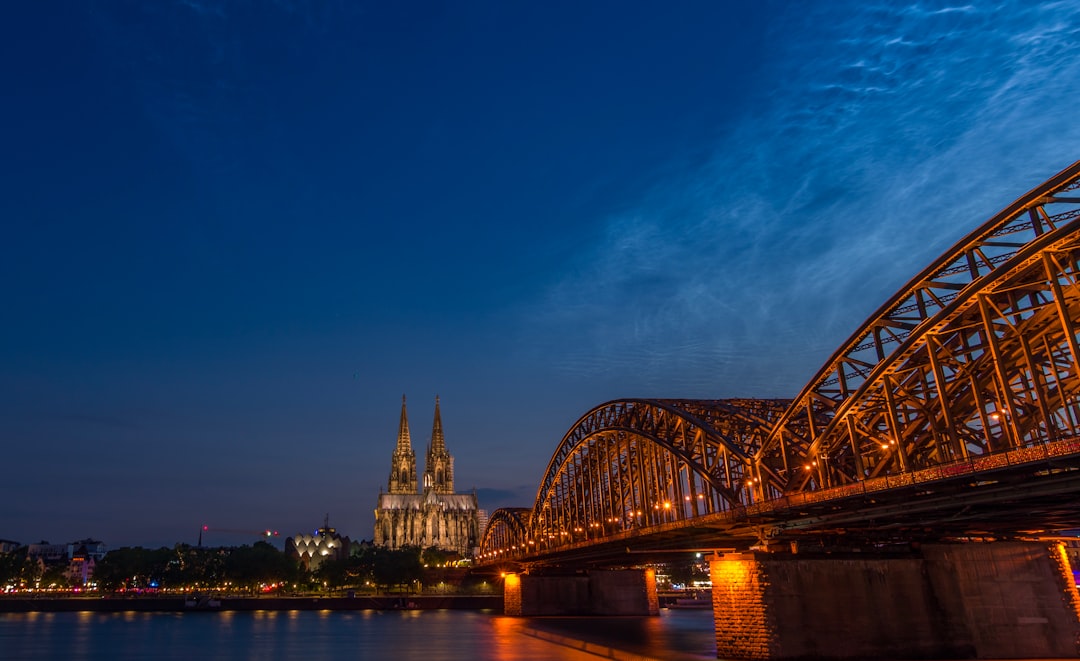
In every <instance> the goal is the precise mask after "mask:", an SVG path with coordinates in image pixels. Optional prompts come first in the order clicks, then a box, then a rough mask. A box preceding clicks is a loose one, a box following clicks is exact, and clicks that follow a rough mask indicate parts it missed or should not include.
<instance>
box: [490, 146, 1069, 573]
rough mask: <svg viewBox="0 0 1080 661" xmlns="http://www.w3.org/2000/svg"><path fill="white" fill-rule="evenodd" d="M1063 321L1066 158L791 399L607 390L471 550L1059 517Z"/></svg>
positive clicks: (542, 555) (974, 526) (495, 557)
mask: <svg viewBox="0 0 1080 661" xmlns="http://www.w3.org/2000/svg"><path fill="white" fill-rule="evenodd" d="M1078 325H1080V161H1078V162H1077V163H1074V164H1073V165H1071V166H1070V167H1068V168H1067V169H1065V170H1064V171H1062V172H1060V173H1059V174H1057V175H1056V176H1054V177H1053V178H1051V179H1050V180H1048V181H1047V182H1045V183H1043V184H1042V185H1041V186H1039V187H1037V188H1035V189H1033V190H1032V191H1030V192H1029V193H1027V194H1026V195H1024V196H1022V197H1021V198H1019V199H1018V200H1016V201H1015V202H1013V203H1012V204H1011V205H1009V206H1008V207H1007V208H1005V209H1004V210H1003V211H1001V212H1000V213H998V214H997V215H995V216H993V217H992V218H990V219H989V220H988V221H986V222H985V223H983V224H982V225H981V226H980V227H978V228H977V229H976V230H975V231H973V232H971V233H970V234H969V235H968V236H966V237H965V238H964V239H962V240H961V241H960V242H958V243H957V244H956V245H954V246H953V247H952V248H950V249H949V250H948V251H946V252H945V253H944V254H943V255H942V256H941V257H939V258H938V259H937V260H935V261H934V262H933V263H932V264H931V265H930V266H928V267H927V268H926V269H924V270H923V271H922V272H921V273H919V274H918V275H917V276H916V277H915V278H913V279H912V280H911V281H910V282H908V283H907V285H905V286H904V287H903V288H902V289H901V290H900V291H899V292H898V293H897V294H895V295H894V296H893V297H892V298H890V299H889V300H888V301H886V302H885V304H884V305H882V306H881V307H880V308H879V309H878V310H877V311H876V312H875V313H874V314H873V315H871V317H870V318H869V319H868V320H867V321H866V322H865V323H864V324H863V325H862V326H861V327H860V328H859V329H858V330H857V331H856V332H855V333H854V334H853V335H852V336H851V338H850V339H848V341H847V342H845V343H844V344H843V345H842V346H841V347H840V348H839V349H838V350H837V351H836V353H834V354H833V355H832V357H831V358H830V359H829V360H828V362H826V363H825V365H824V366H823V367H822V368H821V369H820V370H819V371H818V373H817V374H816V375H815V376H814V378H813V379H812V380H811V381H810V382H809V383H808V384H807V385H806V386H805V387H804V388H803V390H802V391H801V392H800V393H799V395H798V396H797V397H796V398H795V399H793V400H751V399H743V400H646V399H627V400H619V401H613V402H608V403H606V404H602V405H600V406H597V407H596V408H594V409H592V410H591V411H589V412H588V413H586V414H585V415H583V416H582V417H581V418H580V419H579V420H578V421H577V422H576V423H575V424H574V425H573V426H572V427H571V428H570V430H569V431H568V432H567V433H566V435H565V436H564V437H563V439H562V441H561V442H560V443H559V445H558V447H557V449H556V450H555V453H554V455H553V456H552V458H551V461H550V463H549V464H548V467H547V470H546V471H545V473H544V477H543V479H542V480H541V482H540V486H539V488H538V490H537V494H536V500H535V502H534V504H533V506H532V508H531V509H513V510H496V511H495V512H494V513H493V515H492V517H491V519H490V522H489V525H488V529H487V531H486V533H485V535H484V539H483V541H482V544H481V552H480V558H479V562H480V563H489V562H496V561H501V560H504V559H519V560H525V561H530V560H531V561H535V562H538V563H539V562H544V561H545V560H546V559H551V558H558V557H567V556H569V555H575V556H576V557H579V558H588V557H590V556H599V555H603V554H604V553H610V552H611V550H612V549H616V548H626V547H629V546H631V545H634V546H639V545H641V546H646V547H647V546H650V545H651V546H654V547H664V546H667V547H669V548H670V547H672V546H673V545H674V546H678V545H679V544H680V543H683V544H684V545H685V543H687V542H690V543H694V542H698V543H700V541H701V540H702V539H703V538H709V539H711V540H712V542H713V543H714V544H715V542H716V540H727V541H729V542H732V543H737V542H740V541H742V542H744V543H749V541H756V542H761V541H762V540H763V539H765V538H768V537H775V536H779V535H784V534H788V535H794V534H798V533H801V532H807V531H817V532H821V531H833V532H836V531H844V530H847V529H850V528H864V529H868V530H869V529H873V530H875V531H877V532H878V533H882V531H886V532H887V531H888V530H894V531H895V530H897V529H909V530H910V529H911V528H913V527H918V526H919V525H925V524H926V522H928V521H932V522H933V526H934V528H935V530H936V532H938V533H939V534H944V533H949V532H952V533H955V534H979V533H980V532H985V531H991V532H995V533H1001V532H1002V531H1006V532H1014V533H1020V532H1023V531H1024V530H1035V529H1038V528H1055V527H1057V528H1064V527H1069V524H1070V523H1071V525H1072V526H1075V525H1077V521H1078V519H1077V518H1076V516H1078V515H1080V504H1078V503H1080V497H1078V496H1080V363H1078V359H1077V357H1078V356H1080V348H1078V338H1077V326H1078ZM1070 496H1071V497H1070ZM935 517H936V518H935ZM748 540H749V541H748Z"/></svg>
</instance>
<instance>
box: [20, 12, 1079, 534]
mask: <svg viewBox="0 0 1080 661" xmlns="http://www.w3.org/2000/svg"><path fill="white" fill-rule="evenodd" d="M0 84H2V88H0V89H2V92H0V93H2V97H0V98H2V102H0V154H2V160H0V167H2V173H0V174H2V176H0V219H2V224H0V229H2V232H3V234H2V240H0V288H2V289H0V293H2V303H3V305H2V308H0V321H2V323H0V457H2V460H0V467H2V469H3V472H2V475H3V478H2V482H0V484H2V487H3V488H2V491H0V493H2V496H3V497H2V499H0V538H3V539H11V540H16V541H21V542H23V543H29V542H36V541H39V540H43V539H44V540H49V541H52V542H67V541H72V540H75V539H79V538H84V537H94V538H96V539H100V540H103V541H104V542H105V543H106V544H107V545H108V546H109V547H110V548H115V547H119V546H123V545H133V544H139V545H146V546H157V545H172V544H174V543H176V542H189V543H194V542H195V539H196V536H197V534H198V529H199V527H200V526H201V525H203V524H205V525H209V526H210V527H211V528H231V529H238V530H254V529H262V528H274V529H278V530H280V531H281V532H282V533H283V534H292V533H297V532H302V531H310V530H311V529H313V528H315V527H316V526H318V525H319V524H320V523H321V522H322V520H323V516H324V515H325V514H326V513H329V515H330V523H331V524H332V525H334V526H336V527H337V528H338V529H339V531H340V532H342V533H344V534H347V535H349V536H351V537H353V538H354V539H359V538H365V539H370V538H371V536H372V524H373V516H372V510H373V508H374V506H375V501H376V498H377V495H378V493H379V489H380V488H381V487H382V488H385V485H386V480H387V476H388V473H389V460H390V453H391V451H392V450H393V448H394V445H395V441H396V435H397V423H398V413H399V406H400V401H401V395H402V394H403V393H405V394H407V395H408V397H409V400H408V401H409V416H410V422H411V426H412V438H413V445H414V448H415V449H416V451H417V455H418V457H422V456H423V453H424V449H425V446H426V444H427V442H428V439H429V437H430V432H431V423H432V414H433V409H434V399H435V396H436V395H439V396H440V398H441V403H442V415H443V422H444V427H445V431H446V440H447V445H448V448H449V450H450V452H451V453H452V454H453V455H454V456H455V458H456V463H455V472H456V486H457V488H458V490H459V491H469V490H472V489H474V488H475V489H476V491H477V493H478V495H479V497H480V503H481V507H483V508H485V509H488V510H493V509H495V508H496V507H499V506H504V505H519V506H530V505H531V504H532V502H533V499H534V496H535V489H536V486H537V484H538V483H539V480H540V478H541V475H542V473H543V471H544V468H545V467H546V465H547V462H548V460H549V459H550V457H551V454H552V452H553V451H554V450H555V448H556V446H557V444H558V442H559V440H560V438H561V437H562V435H563V434H564V433H565V432H566V431H567V429H568V428H569V427H570V426H571V425H572V424H573V423H574V422H575V420H577V418H578V417H579V416H581V415H582V414H583V413H585V412H586V411H588V410H589V409H590V408H592V407H593V406H596V405H598V404H600V403H602V402H605V401H608V400H611V399H616V398H620V397H668V398H670V397H687V398H724V397H736V396H749V397H792V396H794V395H795V394H797V393H798V391H799V390H800V389H801V388H802V386H803V385H804V383H805V382H806V381H807V380H808V379H809V378H810V377H811V376H812V375H813V373H814V372H815V371H816V370H817V368H818V367H820V366H821V364H823V363H824V362H825V361H826V360H827V359H828V357H829V356H830V355H831V354H832V352H833V351H834V350H835V349H836V348H837V347H838V346H839V345H840V344H841V343H842V342H843V341H844V340H845V339H846V338H847V337H848V336H849V335H851V334H852V333H853V332H854V331H855V330H856V329H857V328H858V326H859V325H860V323H861V322H862V321H863V320H864V319H865V318H866V317H867V316H868V315H869V314H870V313H871V312H873V311H874V310H875V309H876V308H877V307H878V306H879V305H880V304H882V303H883V302H884V301H885V299H886V298H888V297H889V296H890V295H891V294H893V293H894V292H896V291H897V290H898V289H899V288H900V287H901V286H902V285H903V284H904V283H905V282H906V281H907V280H909V279H910V278H911V277H913V276H914V275H915V274H916V273H917V272H918V271H919V270H921V269H922V268H923V267H924V266H926V265H927V264H928V263H929V262H930V261H931V260H932V259H933V258H935V257H936V256H938V255H939V254H941V253H942V252H944V250H945V249H947V248H948V247H949V246H950V245H952V244H953V243H955V242H956V241H958V240H959V239H960V238H961V237H963V236H964V235H966V234H967V233H968V232H970V231H971V230H973V229H974V228H975V227H976V226H978V225H979V224H981V223H982V222H983V221H985V220H986V219H987V218H988V217H989V216H991V215H992V214H993V213H995V212H997V211H998V210H999V209H1000V208H1001V207H1003V206H1005V205H1006V204H1007V203H1009V202H1010V201H1012V200H1013V199H1015V198H1017V197H1019V196H1020V195H1021V194H1023V193H1024V192H1026V191H1027V190H1029V189H1030V188H1032V187H1034V186H1036V185H1038V184H1039V183H1041V182H1042V181H1044V180H1045V179H1046V178H1048V177H1049V176H1050V175H1052V174H1054V173H1055V172H1057V171H1058V170H1060V169H1062V168H1064V167H1065V166H1066V165H1068V164H1070V163H1072V162H1073V161H1075V160H1077V159H1078V158H1080V122H1078V121H1077V117H1078V112H1080V111H1078V108H1080V3H1077V2H1070V1H1066V2H1047V3H1041V4H1039V3H1035V2H1028V1H1026V0H1016V1H1001V2H996V3H984V2H975V3H971V4H963V5H960V4H956V5H950V4H948V3H944V2H918V3H914V4H907V3H885V4H883V3H872V2H865V1H863V0H859V1H855V0H851V1H849V2H817V3H803V2H798V3H796V2H792V3H762V2H744V3H739V2H713V1H708V2H677V3H652V2H650V3H644V2H643V3H634V2H604V3H599V2H597V3H583V2H567V3H560V2H458V1H452V2H445V3H442V2H372V3H361V2H345V1H343V2H299V1H298V2H288V1H286V0H279V1H277V2H254V1H243V2H241V1H236V2H211V1H209V0H205V1H204V0H199V1H196V0H186V1H181V2H173V1H166V0H161V1H160V2H139V1H135V0H131V1H128V2H120V1H116V2H112V1H105V0H101V1H91V0H87V1H85V2H75V1H73V2H68V3H41V2H26V3H18V4H9V5H8V6H7V7H5V10H4V17H3V20H0ZM418 468H419V470H423V462H422V459H421V461H420V466H418ZM253 539H254V538H253V537H251V536H248V537H245V536H243V535H228V534H226V533H217V534H215V535H212V536H211V537H208V538H207V540H206V541H207V542H208V543H213V544H235V543H242V542H249V541H252V540H253Z"/></svg>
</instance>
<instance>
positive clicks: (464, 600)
mask: <svg viewBox="0 0 1080 661" xmlns="http://www.w3.org/2000/svg"><path fill="white" fill-rule="evenodd" d="M502 608H503V598H502V595H411V596H405V597H401V596H378V597H375V596H367V595H361V596H356V597H221V598H215V599H214V600H213V601H207V600H200V601H199V602H197V603H196V604H195V605H191V599H190V597H188V598H185V597H182V596H180V597H172V596H156V595H155V596H139V597H113V596H106V597H100V596H99V597H21V596H19V597H15V596H5V597H3V598H0V613H35V612H41V613H74V612H92V613H123V612H129V611H130V612H138V613H168V612H199V611H294V610H295V611H322V610H330V611H359V610H440V609H449V610H493V611H495V612H497V613H502Z"/></svg>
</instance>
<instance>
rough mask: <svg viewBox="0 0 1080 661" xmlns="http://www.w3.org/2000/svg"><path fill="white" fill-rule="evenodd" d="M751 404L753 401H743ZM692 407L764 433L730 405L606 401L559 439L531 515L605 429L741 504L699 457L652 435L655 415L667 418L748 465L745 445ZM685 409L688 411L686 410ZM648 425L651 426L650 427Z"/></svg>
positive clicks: (751, 416)
mask: <svg viewBox="0 0 1080 661" xmlns="http://www.w3.org/2000/svg"><path fill="white" fill-rule="evenodd" d="M746 401H751V400H746ZM690 402H692V403H693V406H696V407H697V408H698V409H699V411H698V413H704V412H705V411H708V413H709V415H711V416H712V417H714V418H715V419H718V420H725V421H739V422H741V423H743V424H744V425H745V427H746V428H748V429H753V430H756V431H758V433H763V431H764V428H763V425H764V424H765V422H766V421H765V419H764V418H762V417H761V416H759V415H756V414H755V413H747V412H746V411H745V410H743V409H741V408H739V407H735V406H732V405H730V404H728V403H726V402H725V401H724V400H652V399H624V400H613V401H610V402H606V403H604V404H601V405H600V406H597V407H595V408H593V409H592V410H590V411H588V412H587V413H585V414H584V415H583V416H581V417H580V418H578V420H577V422H575V423H574V425H573V426H571V427H570V429H569V431H567V433H566V434H565V435H564V436H563V438H562V440H561V441H560V443H559V446H558V447H557V448H556V450H555V453H554V454H553V455H552V458H551V461H550V462H549V463H548V466H547V470H546V471H545V472H544V478H543V479H542V480H541V482H540V487H539V488H538V489H537V492H536V499H535V501H534V504H533V512H534V515H535V514H536V513H539V512H540V511H541V510H542V509H543V503H544V501H545V500H546V499H547V497H548V494H549V492H550V491H551V488H552V485H553V484H554V483H555V481H556V480H557V478H558V476H559V474H560V471H561V469H562V467H563V466H564V465H565V464H566V461H567V459H568V458H569V457H571V456H572V455H573V453H574V452H575V451H576V449H577V448H578V447H579V446H580V445H581V444H582V443H584V442H586V441H587V440H588V439H589V438H591V437H592V436H594V435H596V434H599V433H602V432H609V431H622V432H626V433H631V434H635V435H638V436H640V437H642V438H646V439H648V440H650V441H651V442H653V443H656V444H658V445H660V446H662V447H664V448H665V449H666V450H668V451H669V452H671V453H672V454H674V455H676V456H677V457H679V458H680V459H682V460H683V461H684V462H686V464H687V465H688V466H690V467H691V468H692V469H693V470H695V471H696V472H697V473H698V474H700V475H701V476H702V478H703V479H705V480H706V481H707V482H708V483H709V484H710V486H712V487H713V488H714V489H715V490H716V491H717V492H718V493H720V494H721V495H722V496H723V497H724V498H725V499H727V500H728V501H729V502H731V503H732V504H734V505H738V504H741V502H740V501H739V499H738V498H736V497H735V496H734V495H733V494H732V493H731V491H730V488H729V487H728V485H725V484H723V483H722V482H720V481H719V480H718V479H717V476H716V475H714V472H713V471H712V470H710V469H711V468H713V467H711V466H708V465H707V464H706V462H705V461H703V460H702V459H703V457H702V453H701V452H700V451H698V452H697V453H695V451H694V450H693V449H692V448H686V447H680V446H678V445H676V444H675V443H673V442H672V441H671V440H670V439H668V438H665V437H662V436H660V435H659V434H658V433H657V431H656V424H655V423H656V418H657V415H656V414H657V413H658V412H663V413H666V414H668V415H670V416H671V417H672V418H673V419H674V420H678V421H682V422H683V423H685V424H687V425H690V426H692V428H693V429H696V430H699V431H701V432H702V433H703V434H704V436H705V439H703V440H704V441H705V443H712V444H713V445H715V446H717V447H722V448H723V449H725V450H727V452H728V453H730V455H731V456H732V457H735V458H736V459H737V460H738V461H739V462H740V463H742V464H744V465H745V466H749V465H750V462H751V457H750V454H749V453H748V452H747V448H746V447H744V446H743V445H741V444H739V443H737V442H734V441H733V440H732V439H731V438H729V437H728V436H726V435H725V434H722V433H721V432H720V431H718V430H717V429H716V428H715V426H714V423H712V422H708V421H706V420H704V419H702V415H699V414H694V413H690V412H688V411H687V410H686V409H685V408H682V407H681V406H680V404H687V403H690ZM687 408H690V407H689V406H687ZM650 422H652V423H653V424H651V425H650Z"/></svg>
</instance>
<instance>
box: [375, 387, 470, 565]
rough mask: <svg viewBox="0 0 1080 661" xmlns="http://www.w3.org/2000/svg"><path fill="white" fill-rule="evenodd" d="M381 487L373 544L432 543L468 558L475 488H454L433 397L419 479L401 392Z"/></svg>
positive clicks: (436, 399)
mask: <svg viewBox="0 0 1080 661" xmlns="http://www.w3.org/2000/svg"><path fill="white" fill-rule="evenodd" d="M387 487H388V488H387V492H386V493H380V494H379V504H378V507H376V508H375V545H376V546H385V547H388V548H391V549H396V548H401V547H403V546H419V547H421V548H428V547H431V546H434V547H436V548H439V549H442V550H444V551H452V552H455V553H457V554H458V555H460V556H461V557H463V558H470V557H472V555H473V553H474V551H475V549H476V548H477V547H478V546H479V545H480V534H481V530H480V516H479V514H480V509H479V504H478V503H477V500H476V494H475V493H472V494H465V493H454V458H453V457H452V456H450V453H449V452H448V451H447V449H446V437H445V435H444V434H443V428H442V417H441V415H440V413H439V398H438V397H436V398H435V421H434V423H433V425H432V428H431V442H430V443H429V444H428V447H427V457H426V458H425V461H424V474H423V481H422V482H418V481H417V479H416V454H415V453H414V452H413V448H412V439H411V437H410V435H409V416H408V412H407V411H406V409H405V397H404V395H403V396H402V397H401V422H400V424H399V426H398V438H397V447H395V448H394V452H393V455H392V456H391V459H390V480H389V483H388V485H387Z"/></svg>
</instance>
